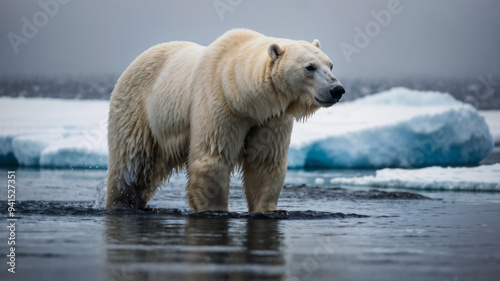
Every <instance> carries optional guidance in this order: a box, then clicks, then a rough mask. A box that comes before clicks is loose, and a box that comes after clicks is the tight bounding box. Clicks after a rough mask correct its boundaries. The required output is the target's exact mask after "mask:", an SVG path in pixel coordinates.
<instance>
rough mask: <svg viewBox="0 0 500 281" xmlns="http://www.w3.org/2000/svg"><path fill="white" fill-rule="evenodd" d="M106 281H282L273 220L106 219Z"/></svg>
mask: <svg viewBox="0 0 500 281" xmlns="http://www.w3.org/2000/svg"><path fill="white" fill-rule="evenodd" d="M104 236H105V237H104V243H105V245H104V248H105V249H106V268H107V272H108V275H109V276H108V277H109V280H117V281H122V280H123V281H129V280H130V281H131V280H159V279H164V280H197V281H198V280H255V279H258V280H283V279H285V276H284V274H285V259H284V257H283V233H282V230H280V222H279V221H277V220H258V219H249V220H236V219H222V218H221V219H207V218H191V217H189V218H185V217H180V218H172V217H164V216H151V215H144V214H134V215H109V216H108V217H106V229H105V232H104Z"/></svg>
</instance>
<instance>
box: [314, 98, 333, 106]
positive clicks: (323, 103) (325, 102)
mask: <svg viewBox="0 0 500 281" xmlns="http://www.w3.org/2000/svg"><path fill="white" fill-rule="evenodd" d="M314 99H315V100H316V101H317V102H318V103H319V104H320V105H321V106H324V107H330V106H332V105H334V104H336V103H337V102H338V100H335V101H328V102H327V101H322V100H320V99H318V98H317V97H314Z"/></svg>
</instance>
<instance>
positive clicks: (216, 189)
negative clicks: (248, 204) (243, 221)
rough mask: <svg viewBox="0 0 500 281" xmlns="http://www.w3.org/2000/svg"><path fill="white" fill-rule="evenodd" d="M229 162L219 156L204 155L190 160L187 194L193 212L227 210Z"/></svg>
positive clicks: (230, 167)
mask: <svg viewBox="0 0 500 281" xmlns="http://www.w3.org/2000/svg"><path fill="white" fill-rule="evenodd" d="M231 170H232V166H231V165H230V163H227V162H226V161H224V160H223V159H221V158H220V157H214V156H210V155H207V156H204V157H202V158H199V159H195V160H194V161H192V162H191V161H190V163H189V167H188V177H189V178H188V185H187V196H188V201H189V205H190V206H191V208H192V209H193V211H195V212H206V211H223V212H227V211H228V208H227V205H228V195H229V180H230V178H229V176H230V173H231Z"/></svg>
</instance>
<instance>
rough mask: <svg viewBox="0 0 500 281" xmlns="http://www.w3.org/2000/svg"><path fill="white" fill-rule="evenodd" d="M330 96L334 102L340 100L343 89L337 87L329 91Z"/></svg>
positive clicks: (343, 92)
mask: <svg viewBox="0 0 500 281" xmlns="http://www.w3.org/2000/svg"><path fill="white" fill-rule="evenodd" d="M330 94H331V95H332V98H334V99H336V100H340V98H341V97H342V95H343V94H345V90H344V87H342V86H337V87H335V88H333V90H330Z"/></svg>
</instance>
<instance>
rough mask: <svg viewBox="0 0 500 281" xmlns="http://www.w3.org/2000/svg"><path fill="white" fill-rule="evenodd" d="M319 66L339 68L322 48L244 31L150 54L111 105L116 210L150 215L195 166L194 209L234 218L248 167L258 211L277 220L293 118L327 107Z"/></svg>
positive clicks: (250, 194) (250, 195)
mask: <svg viewBox="0 0 500 281" xmlns="http://www.w3.org/2000/svg"><path fill="white" fill-rule="evenodd" d="M311 62H314V63H315V64H316V65H317V66H318V67H323V68H325V67H328V68H330V66H331V62H330V60H329V59H328V57H327V56H326V55H325V54H324V53H322V52H321V51H320V49H319V42H318V41H317V40H315V41H314V42H313V43H312V44H311V43H308V42H304V41H292V40H287V39H279V38H271V37H266V36H264V35H262V34H260V33H257V32H254V31H250V30H243V29H237V30H232V31H229V32H227V33H225V34H224V35H222V36H221V37H219V38H218V39H217V40H216V41H214V42H213V43H212V44H210V45H209V46H208V47H203V46H200V45H197V44H195V43H190V42H170V43H164V44H159V45H157V46H154V47H152V48H150V49H148V50H147V51H145V52H144V53H142V54H141V55H140V56H139V57H137V58H136V59H135V60H134V61H133V62H132V64H131V65H130V66H129V67H128V68H127V69H126V70H125V72H124V73H123V74H122V75H121V77H120V79H119V80H118V83H117V85H116V87H115V89H114V91H113V93H112V97H111V103H110V111H109V120H108V145H109V168H108V182H107V184H108V191H107V200H106V208H107V209H110V208H130V207H133V208H144V207H145V205H146V203H147V202H148V200H149V199H150V198H151V197H152V196H153V195H154V193H155V192H156V190H157V189H158V188H159V187H160V185H161V183H162V181H165V180H168V178H169V177H170V176H171V175H172V173H173V172H175V171H178V170H179V169H182V168H184V167H187V172H188V185H187V193H188V200H189V204H190V206H191V208H192V209H193V210H194V211H195V212H201V211H228V209H227V205H228V193H229V176H230V173H231V172H232V171H233V170H234V169H235V167H239V168H240V169H241V171H242V172H243V187H244V189H245V194H246V198H247V202H248V209H249V211H250V212H270V211H275V210H276V207H277V202H278V197H279V194H280V192H281V187H282V186H283V183H284V178H285V174H286V167H287V151H288V146H289V143H290V135H291V131H292V126H293V118H296V119H301V118H304V117H307V116H309V115H311V114H312V113H313V112H314V111H316V110H317V109H318V108H320V107H321V106H322V104H320V103H318V102H317V101H316V100H315V98H314V97H315V96H317V95H318V92H319V91H322V89H320V87H321V85H322V84H321V83H319V82H318V81H317V80H318V79H320V78H314V77H313V76H311V74H310V73H308V72H307V71H306V70H304V67H305V65H306V64H308V63H311ZM323 68H322V69H323ZM325 69H326V68H325ZM325 73H326V72H325ZM330 74H331V72H330ZM330 74H328V75H330ZM325 75H326V74H325ZM321 79H322V78H321ZM325 79H326V78H325ZM327 80H328V81H327V82H328V83H327V84H328V85H329V86H328V87H331V86H332V85H333V86H335V85H339V84H338V81H336V79H335V78H334V77H333V75H331V77H330V76H328V79H327ZM325 91H326V90H325ZM323 106H324V105H323Z"/></svg>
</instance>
